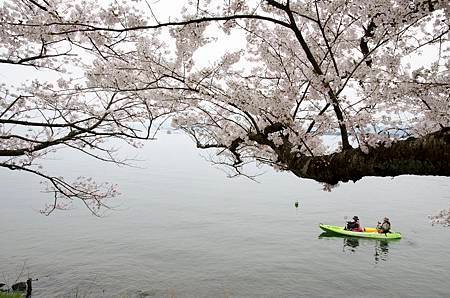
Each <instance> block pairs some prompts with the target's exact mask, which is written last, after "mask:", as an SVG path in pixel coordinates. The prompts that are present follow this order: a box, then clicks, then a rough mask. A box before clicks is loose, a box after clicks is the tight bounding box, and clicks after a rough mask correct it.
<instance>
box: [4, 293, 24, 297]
mask: <svg viewBox="0 0 450 298" xmlns="http://www.w3.org/2000/svg"><path fill="white" fill-rule="evenodd" d="M22 297H23V294H22V293H20V292H8V293H7V292H4V293H2V292H0V298H22Z"/></svg>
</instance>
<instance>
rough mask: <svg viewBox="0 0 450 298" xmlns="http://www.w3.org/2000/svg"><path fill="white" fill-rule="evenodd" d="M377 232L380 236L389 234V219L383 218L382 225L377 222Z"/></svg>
mask: <svg viewBox="0 0 450 298" xmlns="http://www.w3.org/2000/svg"><path fill="white" fill-rule="evenodd" d="M377 231H378V233H382V234H386V233H390V231H391V223H390V221H389V218H387V217H385V218H383V223H381V222H378V225H377Z"/></svg>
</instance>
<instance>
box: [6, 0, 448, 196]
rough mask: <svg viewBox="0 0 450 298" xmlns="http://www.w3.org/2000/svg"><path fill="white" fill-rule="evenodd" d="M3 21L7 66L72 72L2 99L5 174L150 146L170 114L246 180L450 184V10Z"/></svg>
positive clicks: (340, 0) (424, 0) (355, 8)
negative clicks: (250, 167)
mask: <svg viewBox="0 0 450 298" xmlns="http://www.w3.org/2000/svg"><path fill="white" fill-rule="evenodd" d="M1 14H2V19H1V24H2V25H1V26H2V33H1V34H2V39H1V45H2V51H1V53H2V59H1V60H0V61H1V62H2V64H13V65H19V66H22V67H33V68H34V69H36V70H50V71H52V72H56V73H57V74H58V75H59V78H58V79H57V80H54V81H53V83H48V82H47V83H43V82H40V81H37V80H35V81H33V82H32V83H30V84H28V85H21V86H20V87H19V86H14V88H9V87H8V88H7V87H6V86H3V87H2V94H3V98H2V111H1V117H0V118H1V119H0V121H1V122H0V124H1V126H0V129H1V136H2V140H4V142H2V151H0V155H1V156H4V157H6V159H5V161H4V162H3V163H2V164H1V166H3V167H7V168H10V169H21V170H27V171H34V170H32V162H33V161H34V160H35V159H37V158H39V157H41V156H43V155H45V154H46V153H47V152H48V150H51V148H54V147H55V146H60V145H66V146H70V147H73V148H76V149H78V150H83V151H84V152H86V153H88V154H92V153H90V152H88V150H87V149H86V148H97V149H101V150H106V149H103V147H101V145H100V144H102V143H101V141H103V140H104V139H108V138H111V137H118V138H124V139H127V140H134V139H148V138H150V136H151V133H149V132H150V130H149V127H151V126H149V124H151V122H152V121H154V120H155V119H158V118H160V117H166V116H170V119H171V120H172V125H173V126H174V127H175V128H179V129H182V130H184V131H185V132H186V133H188V134H189V135H190V136H191V137H192V139H193V140H194V142H195V144H196V146H197V147H198V148H201V149H211V150H213V152H214V153H215V156H214V161H215V162H217V163H220V164H224V165H228V166H230V167H231V169H233V170H234V172H235V173H236V174H245V171H244V169H243V168H244V166H245V165H246V164H247V163H250V162H257V163H261V164H267V165H270V166H272V167H274V168H276V169H279V170H285V171H291V172H292V173H294V174H295V175H297V176H298V177H301V178H309V179H314V180H316V181H319V182H322V183H325V184H326V185H335V184H337V183H338V182H340V181H342V182H347V181H350V180H351V181H357V180H359V179H361V178H362V177H365V176H379V177H385V176H398V175H404V174H412V175H440V176H450V97H449V89H450V84H449V81H450V80H449V53H450V44H449V40H448V38H449V21H448V20H449V18H448V16H449V7H448V4H447V2H446V1H443V0H417V1H413V0H383V1H356V0H355V1H349V0H333V1H325V0H323V1H319V0H316V1H314V0H310V1H306V0H305V1H289V0H284V1H281V0H279V1H275V0H261V1H256V0H255V1H242V0H227V1H208V0H197V1H185V3H184V6H183V9H182V11H181V13H180V14H173V15H170V16H165V17H161V16H159V15H158V14H157V13H155V5H154V4H152V3H150V2H147V1H142V2H140V1H132V2H129V1H128V2H127V1H125V2H124V3H119V2H115V1H111V2H110V3H109V2H108V3H103V2H102V3H101V4H97V2H95V1H66V0H55V1H45V0H42V1H38V0H34V1H32V0H23V1H15V2H10V1H5V3H4V4H3V7H2V11H1ZM233 40H239V42H238V43H233V42H231V41H233ZM69 72H72V73H69ZM76 73H82V74H83V75H82V76H78V77H77V76H76V75H74V74H76ZM79 77H81V79H79ZM36 117H37V118H39V120H35V118H36ZM136 124H140V125H141V126H143V127H145V129H144V131H145V133H144V135H141V134H140V131H139V130H138V128H136ZM22 128H25V130H27V129H30V128H31V133H30V132H28V134H27V132H25V130H23V129H22ZM21 129H22V130H21ZM330 135H333V136H336V137H338V138H339V141H338V142H336V143H333V144H330V142H329V136H330ZM106 152H109V151H106ZM109 160H112V159H111V158H109ZM51 181H52V180H51ZM53 181H54V180H53ZM57 185H60V184H58V183H57ZM53 187H54V188H55V185H54V184H53ZM56 188H57V187H56ZM57 192H59V193H63V192H62V191H61V189H56V192H55V193H57ZM106 196H108V193H104V197H106ZM66 197H70V194H69V196H67V194H66ZM55 198H56V196H55ZM100 201H102V200H100Z"/></svg>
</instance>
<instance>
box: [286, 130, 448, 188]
mask: <svg viewBox="0 0 450 298" xmlns="http://www.w3.org/2000/svg"><path fill="white" fill-rule="evenodd" d="M284 154H285V155H283V154H282V155H281V158H280V160H281V161H283V159H285V162H286V164H287V165H288V169H289V170H290V171H292V172H293V173H294V174H295V175H297V176H299V177H302V178H310V179H314V180H316V181H319V182H325V183H329V184H336V183H338V182H339V181H342V182H347V181H350V180H351V181H357V180H359V179H361V178H363V177H365V176H378V177H386V176H399V175H436V176H450V128H445V129H442V130H440V131H438V132H436V133H433V134H430V135H427V136H424V137H421V138H409V139H406V140H401V141H397V142H395V143H394V144H392V146H390V147H384V146H382V145H381V146H379V147H377V148H370V150H369V153H368V154H366V153H364V152H362V151H361V150H360V149H359V148H356V149H350V150H344V151H342V152H338V153H333V154H330V155H325V156H317V157H311V156H300V157H294V156H292V154H286V153H284Z"/></svg>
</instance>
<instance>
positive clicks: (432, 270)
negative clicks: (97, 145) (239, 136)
mask: <svg viewBox="0 0 450 298" xmlns="http://www.w3.org/2000/svg"><path fill="white" fill-rule="evenodd" d="M189 142H190V141H189V140H188V139H186V138H185V137H183V136H181V135H176V134H172V135H162V136H161V137H160V140H159V141H158V142H156V143H151V144H150V146H147V147H146V149H145V155H141V157H142V158H145V161H143V162H141V163H139V166H140V167H142V168H119V167H116V166H113V165H108V164H102V163H97V162H95V161H92V160H91V159H88V158H85V157H79V156H77V155H75V154H73V153H70V152H63V153H59V154H58V156H59V157H58V156H57V157H54V158H53V159H52V160H48V161H47V162H46V164H47V169H48V170H49V171H51V172H52V173H54V174H64V175H65V176H68V177H76V176H79V175H87V174H88V175H91V176H93V177H94V178H96V179H98V180H103V181H105V180H106V181H114V182H117V183H119V184H120V189H121V192H122V194H123V195H122V197H121V199H120V200H117V201H116V202H115V203H114V204H113V205H115V206H117V210H116V211H112V212H109V213H107V215H106V216H105V217H103V218H96V217H93V216H92V215H90V214H89V213H88V211H87V210H86V209H84V208H82V206H81V205H75V206H74V209H73V210H70V211H65V212H57V213H54V214H53V215H51V216H49V217H45V216H43V215H40V214H39V212H38V211H39V209H40V208H42V207H43V206H44V204H45V203H46V202H47V200H48V199H50V198H49V197H48V196H47V195H46V194H43V193H41V192H40V190H41V186H40V185H39V180H37V179H36V178H35V177H33V176H29V175H26V174H18V173H14V172H11V171H7V170H1V171H0V187H1V188H0V233H1V235H0V279H1V280H0V281H5V280H6V281H8V282H13V281H14V280H15V279H16V277H17V275H19V274H20V272H21V271H22V268H23V276H24V277H23V278H22V279H23V280H24V279H25V278H26V276H27V275H30V276H32V277H34V278H39V280H38V281H36V282H34V284H33V285H34V291H33V294H34V295H33V297H75V296H78V297H449V293H450V282H449V280H450V275H449V272H450V229H449V228H443V227H432V226H431V225H430V224H429V222H428V219H427V215H429V214H433V213H436V212H437V211H438V210H440V209H443V208H445V207H446V206H448V203H449V202H450V179H449V178H442V177H413V176H402V177H398V178H395V179H389V178H367V179H363V180H362V181H360V182H358V183H356V184H353V183H348V184H343V185H341V186H339V187H338V188H336V189H334V190H333V191H332V192H325V191H322V187H321V185H320V184H318V183H316V182H313V181H308V180H301V179H298V178H296V177H294V176H293V175H290V174H288V173H276V172H274V171H272V170H268V169H267V170H266V173H265V174H264V175H263V176H261V177H260V178H259V179H258V180H259V183H255V182H252V181H250V180H248V179H245V178H237V179H228V178H226V175H225V174H224V173H223V172H222V171H220V170H218V169H216V168H214V167H212V166H211V165H210V164H209V163H207V162H206V161H205V160H204V159H203V158H202V157H201V156H200V154H201V152H199V151H196V150H195V149H193V148H192V145H191V144H190V143H189ZM295 201H299V203H300V206H299V208H298V209H295V208H294V202H295ZM353 215H358V216H359V217H360V219H361V221H362V223H363V225H374V224H376V222H377V221H378V219H380V218H382V217H383V216H389V217H390V218H391V222H392V224H393V227H394V228H395V230H398V231H400V232H402V233H403V235H404V238H403V239H401V240H399V241H391V242H387V243H386V242H380V241H376V240H363V239H359V240H358V239H348V238H340V237H322V236H320V234H321V230H320V229H319V228H318V223H320V222H323V223H329V224H343V222H344V216H349V217H350V216H353Z"/></svg>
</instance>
